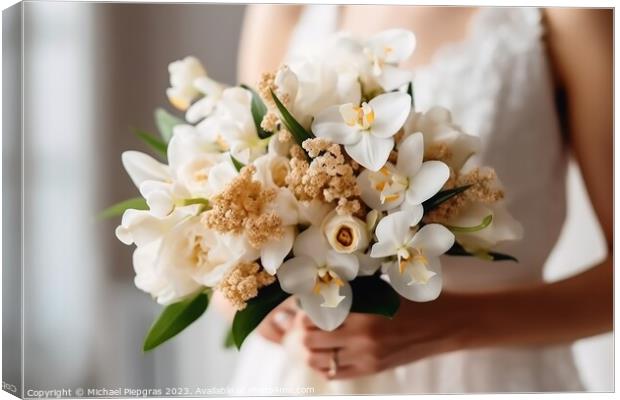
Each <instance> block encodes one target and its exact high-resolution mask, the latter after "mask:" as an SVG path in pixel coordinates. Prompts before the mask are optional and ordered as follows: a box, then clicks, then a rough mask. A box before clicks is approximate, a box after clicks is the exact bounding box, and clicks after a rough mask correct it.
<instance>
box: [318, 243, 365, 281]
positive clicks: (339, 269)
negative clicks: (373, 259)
mask: <svg viewBox="0 0 620 400" xmlns="http://www.w3.org/2000/svg"><path fill="white" fill-rule="evenodd" d="M325 258H326V261H327V266H328V268H329V269H332V270H334V272H335V273H337V274H338V276H339V277H340V278H341V279H343V280H347V281H352V280H353V279H355V277H356V276H357V272H358V270H359V261H358V260H357V257H356V256H355V255H353V254H344V253H338V252H337V251H334V250H329V251H328V252H327V254H326V257H325Z"/></svg>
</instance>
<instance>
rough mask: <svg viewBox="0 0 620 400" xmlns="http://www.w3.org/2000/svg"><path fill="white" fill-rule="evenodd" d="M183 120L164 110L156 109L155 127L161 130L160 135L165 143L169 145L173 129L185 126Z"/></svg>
mask: <svg viewBox="0 0 620 400" xmlns="http://www.w3.org/2000/svg"><path fill="white" fill-rule="evenodd" d="M184 123H185V121H183V120H182V119H181V118H178V117H175V116H174V115H172V114H170V113H169V112H168V111H166V110H164V109H163V108H157V109H155V125H157V129H159V134H160V135H161V137H162V139H164V142H165V143H168V142H169V141H170V139H171V138H172V128H174V127H175V126H176V125H180V124H184Z"/></svg>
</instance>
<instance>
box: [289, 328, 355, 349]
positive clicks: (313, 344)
mask: <svg viewBox="0 0 620 400" xmlns="http://www.w3.org/2000/svg"><path fill="white" fill-rule="evenodd" d="M349 339H350V338H349V337H348V336H347V335H343V334H342V332H339V331H338V330H335V331H331V332H325V331H322V330H320V329H304V331H303V334H302V337H301V341H302V344H303V345H304V347H306V348H307V349H310V350H330V349H337V348H341V347H346V346H347V344H348V342H349Z"/></svg>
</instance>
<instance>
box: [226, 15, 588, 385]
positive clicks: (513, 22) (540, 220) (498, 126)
mask: <svg viewBox="0 0 620 400" xmlns="http://www.w3.org/2000/svg"><path fill="white" fill-rule="evenodd" d="M336 21H337V7H336V6H308V7H306V10H305V12H304V14H303V15H302V18H301V20H300V22H299V25H298V28H297V31H296V32H295V35H294V36H293V44H292V46H291V49H292V50H295V49H297V48H302V45H301V43H303V42H304V40H306V39H309V40H312V41H314V42H315V43H316V41H317V40H318V39H320V38H322V37H325V35H327V34H329V33H330V32H331V31H332V30H333V28H334V27H335V26H336ZM543 35H544V29H543V26H542V24H541V11H540V10H539V9H536V8H482V9H480V10H479V11H478V12H477V13H476V14H475V15H474V17H473V19H472V20H471V25H470V31H469V34H468V36H467V37H466V38H465V39H464V40H462V41H460V42H457V43H453V44H449V45H447V46H444V47H442V48H441V49H440V50H439V52H438V53H437V54H436V56H435V57H434V59H433V61H432V63H431V64H430V65H428V66H425V67H423V68H421V69H418V70H417V71H416V76H415V86H414V88H415V104H416V109H418V110H421V111H424V110H426V109H428V108H429V107H430V106H433V105H441V106H445V107H447V108H449V109H450V110H452V112H453V115H454V119H455V121H456V122H457V123H458V124H460V125H461V126H462V127H463V128H464V130H465V131H466V132H468V133H470V134H474V135H479V136H480V137H481V138H482V141H483V143H484V149H483V151H482V153H481V155H480V161H481V163H482V164H485V165H489V166H492V167H494V168H495V170H496V171H497V173H498V175H499V177H500V178H501V180H502V182H503V184H504V186H505V187H506V192H507V201H508V208H509V210H510V211H511V213H512V214H513V215H514V216H515V218H516V219H517V220H519V221H520V222H521V223H522V224H523V227H524V234H525V236H524V239H523V240H522V241H519V242H516V243H511V244H510V245H508V246H506V247H504V248H503V250H504V251H505V252H507V253H510V254H513V255H515V256H517V257H518V258H519V260H520V262H519V263H511V262H502V263H490V262H484V261H482V262H481V261H479V260H476V259H474V258H462V257H443V261H442V263H443V266H444V267H443V274H444V288H445V289H448V290H449V289H457V290H459V291H483V290H489V289H491V290H496V289H501V288H508V287H511V286H514V285H521V284H528V283H534V282H541V281H542V280H543V265H544V263H545V260H546V259H547V257H548V256H549V253H550V252H551V250H552V248H553V246H554V244H555V243H556V241H557V239H558V236H559V234H560V230H561V228H562V224H563V222H564V218H565V212H566V198H565V179H566V168H567V154H566V147H565V145H564V143H563V140H562V136H561V133H560V127H559V121H558V118H557V113H556V108H555V104H554V94H553V88H552V81H551V76H550V71H549V62H548V60H547V57H546V53H545V49H544V44H543V42H542V36H543ZM414 57H415V53H414ZM423 323H424V321H420V324H423ZM297 343H298V341H296V340H295V338H293V337H289V338H287V339H286V340H285V343H284V346H278V345H275V344H272V343H271V342H268V341H266V340H265V339H263V338H262V337H260V336H259V335H257V334H253V335H251V336H250V338H248V340H247V342H246V343H245V344H244V346H243V349H242V350H241V355H240V359H239V364H238V370H237V371H236V374H235V377H234V379H233V382H232V386H233V387H235V388H245V390H248V391H246V392H245V393H246V394H248V393H252V392H253V393H256V394H276V395H277V394H295V390H296V389H297V388H304V387H310V388H314V393H311V394H381V393H384V394H393V393H402V394H405V393H476V392H540V391H580V390H584V388H583V386H582V383H581V380H580V378H579V374H578V372H577V369H576V367H575V363H574V361H573V356H572V353H571V349H570V345H560V346H544V347H540V346H539V347H513V348H488V349H479V350H467V351H458V352H453V353H448V354H443V355H439V356H435V357H431V358H428V359H424V360H421V361H418V362H414V363H411V364H409V365H404V366H400V367H397V368H394V369H392V370H388V371H384V372H382V373H379V374H376V375H372V376H368V377H364V378H361V379H354V380H343V381H331V382H327V381H325V380H324V379H322V378H321V377H320V376H318V375H317V374H315V373H314V372H313V371H312V370H310V369H309V368H307V367H306V366H305V365H304V364H303V363H302V362H301V361H300V359H299V358H298V354H299V351H298V348H297V346H298V344H297ZM269 388H272V389H274V390H275V391H272V392H269ZM278 388H281V389H278ZM256 389H258V390H256ZM278 390H282V392H278ZM287 390H290V391H289V392H287Z"/></svg>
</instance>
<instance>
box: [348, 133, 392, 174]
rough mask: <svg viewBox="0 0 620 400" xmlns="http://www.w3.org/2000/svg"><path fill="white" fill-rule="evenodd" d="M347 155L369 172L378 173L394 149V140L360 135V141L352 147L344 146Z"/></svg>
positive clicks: (365, 134)
mask: <svg viewBox="0 0 620 400" xmlns="http://www.w3.org/2000/svg"><path fill="white" fill-rule="evenodd" d="M344 148H345V150H346V151H347V154H349V155H350V156H351V158H353V159H354V160H355V161H357V162H358V163H359V164H360V165H362V166H363V167H365V168H368V169H369V170H371V171H378V170H380V169H381V167H383V166H384V165H385V163H386V162H387V159H388V157H389V156H390V152H391V151H392V149H393V148H394V138H391V137H390V138H387V139H383V138H380V137H376V136H374V135H372V134H369V133H362V134H361V139H360V140H359V141H358V142H357V143H355V144H352V145H345V147H344Z"/></svg>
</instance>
